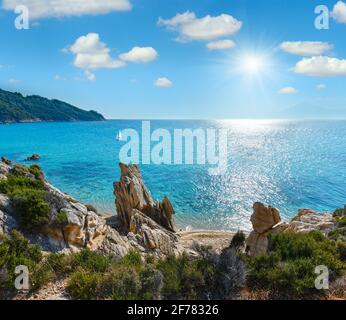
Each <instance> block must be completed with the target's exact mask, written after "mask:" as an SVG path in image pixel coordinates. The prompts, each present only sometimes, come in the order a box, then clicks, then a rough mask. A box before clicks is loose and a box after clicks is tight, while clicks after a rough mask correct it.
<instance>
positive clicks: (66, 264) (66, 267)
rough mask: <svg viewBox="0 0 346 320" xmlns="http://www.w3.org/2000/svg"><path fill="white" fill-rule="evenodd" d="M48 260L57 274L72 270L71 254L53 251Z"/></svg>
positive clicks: (48, 263)
mask: <svg viewBox="0 0 346 320" xmlns="http://www.w3.org/2000/svg"><path fill="white" fill-rule="evenodd" d="M46 262H47V265H48V266H49V267H50V268H51V269H52V270H53V271H54V273H55V274H56V275H61V274H64V273H68V272H70V271H71V257H70V256H69V255H64V254H60V253H51V254H49V255H48V256H47V259H46Z"/></svg>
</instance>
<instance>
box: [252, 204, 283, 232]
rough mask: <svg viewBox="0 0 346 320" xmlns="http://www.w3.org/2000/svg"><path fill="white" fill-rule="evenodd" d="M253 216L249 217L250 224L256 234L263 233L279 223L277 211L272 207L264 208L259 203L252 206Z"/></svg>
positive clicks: (279, 218)
mask: <svg viewBox="0 0 346 320" xmlns="http://www.w3.org/2000/svg"><path fill="white" fill-rule="evenodd" d="M253 210H254V212H253V214H252V216H251V222H252V226H253V229H254V230H255V231H256V232H257V233H260V234H261V233H264V232H266V231H268V230H270V229H271V228H272V227H274V226H275V225H276V224H278V223H279V222H281V217H280V213H279V210H277V209H276V208H272V207H270V206H269V207H266V206H265V205H264V204H262V203H260V202H255V204H254V205H253Z"/></svg>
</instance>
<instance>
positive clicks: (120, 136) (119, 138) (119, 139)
mask: <svg viewBox="0 0 346 320" xmlns="http://www.w3.org/2000/svg"><path fill="white" fill-rule="evenodd" d="M115 139H116V140H117V141H121V139H122V134H121V131H120V130H119V132H118V134H117V136H116V138H115Z"/></svg>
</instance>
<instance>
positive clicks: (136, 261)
mask: <svg viewBox="0 0 346 320" xmlns="http://www.w3.org/2000/svg"><path fill="white" fill-rule="evenodd" d="M120 264H122V265H124V266H127V267H135V268H137V269H138V268H140V267H141V266H142V257H141V255H140V254H139V253H138V252H137V251H135V250H130V251H129V253H128V254H127V255H126V256H125V257H123V258H122V259H121V260H120Z"/></svg>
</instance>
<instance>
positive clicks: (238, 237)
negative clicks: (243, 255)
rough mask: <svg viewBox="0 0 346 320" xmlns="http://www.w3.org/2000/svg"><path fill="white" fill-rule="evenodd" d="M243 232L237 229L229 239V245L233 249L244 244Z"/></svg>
mask: <svg viewBox="0 0 346 320" xmlns="http://www.w3.org/2000/svg"><path fill="white" fill-rule="evenodd" d="M245 239H246V236H245V233H244V232H242V231H237V233H236V234H235V235H234V236H233V238H232V240H231V244H230V247H231V248H234V249H239V248H242V247H243V246H244V245H245Z"/></svg>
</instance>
